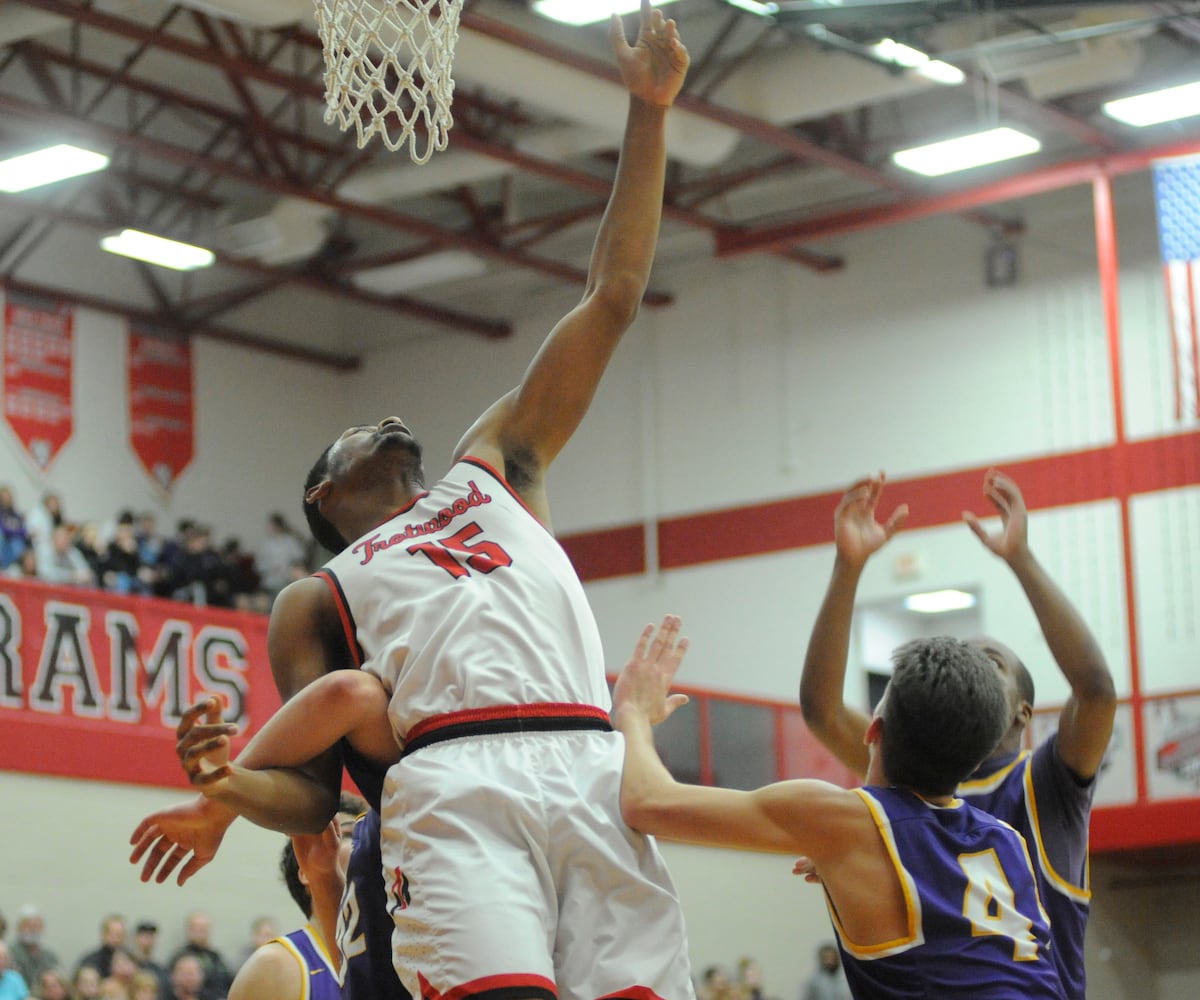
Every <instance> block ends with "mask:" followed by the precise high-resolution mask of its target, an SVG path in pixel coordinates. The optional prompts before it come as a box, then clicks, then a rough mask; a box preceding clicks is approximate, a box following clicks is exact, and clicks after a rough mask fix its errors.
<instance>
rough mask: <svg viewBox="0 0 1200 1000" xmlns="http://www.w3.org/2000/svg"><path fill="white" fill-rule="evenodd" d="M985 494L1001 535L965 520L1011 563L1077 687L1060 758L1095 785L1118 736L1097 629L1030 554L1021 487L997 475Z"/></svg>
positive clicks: (987, 480)
mask: <svg viewBox="0 0 1200 1000" xmlns="http://www.w3.org/2000/svg"><path fill="white" fill-rule="evenodd" d="M983 494H984V496H986V497H987V498H988V500H989V501H990V502H991V504H992V506H993V507H995V508H996V512H997V513H998V514H999V515H1000V531H999V532H997V533H995V534H989V533H988V532H987V531H986V530H985V529H984V527H983V525H982V524H981V523H980V520H979V518H978V517H976V516H975V515H974V514H973V513H971V512H970V511H964V512H963V520H965V521H966V522H967V524H968V525H969V526H970V528H971V530H972V531H973V532H974V533H975V535H976V536H977V537H978V538H979V540H980V541H981V542H982V543H983V544H984V545H985V546H986V547H987V548H988V549H990V550H991V551H992V552H994V553H995V554H996V555H998V556H999V557H1000V558H1001V559H1003V560H1004V561H1005V562H1006V563H1008V566H1009V568H1010V569H1011V570H1012V571H1013V574H1014V575H1015V576H1016V578H1017V582H1018V583H1020V585H1021V589H1022V590H1024V591H1025V596H1026V598H1027V599H1028V600H1029V606H1030V607H1031V608H1033V613H1034V615H1036V616H1037V620H1038V625H1039V626H1041V629H1042V635H1043V636H1045V638H1046V645H1048V646H1049V647H1050V654H1051V655H1052V656H1053V657H1054V662H1055V663H1057V664H1058V669H1059V670H1061V671H1062V673H1063V676H1064V677H1066V679H1067V683H1068V684H1069V685H1070V686H1071V695H1070V697H1069V698H1068V699H1067V702H1066V704H1065V705H1063V708H1062V712H1061V713H1060V714H1059V719H1058V742H1057V746H1058V754H1059V756H1060V757H1061V758H1062V761H1063V763H1064V764H1066V765H1067V767H1069V768H1070V769H1071V770H1072V771H1073V772H1074V773H1075V774H1076V775H1077V776H1078V777H1080V778H1082V779H1085V780H1086V779H1090V778H1091V777H1092V776H1093V775H1095V773H1096V772H1097V770H1099V768H1100V762H1101V760H1102V759H1103V757H1104V751H1105V749H1106V748H1107V747H1108V741H1109V738H1110V737H1111V736H1112V727H1113V716H1114V715H1115V713H1116V708H1117V695H1116V689H1115V687H1114V686H1113V679H1112V674H1111V673H1110V672H1109V669H1108V664H1107V663H1106V662H1105V659H1104V654H1103V653H1102V652H1101V651H1100V645H1099V643H1097V642H1096V638H1095V636H1093V635H1092V632H1091V629H1089V628H1088V626H1087V623H1086V622H1085V621H1084V620H1083V618H1082V617H1081V616H1080V614H1079V612H1078V611H1077V610H1076V609H1075V606H1074V605H1073V604H1072V603H1071V602H1070V600H1069V599H1068V598H1067V596H1066V594H1064V593H1063V592H1062V590H1061V589H1060V588H1059V587H1058V585H1057V584H1056V583H1055V582H1054V581H1053V580H1052V579H1051V578H1050V576H1049V574H1047V573H1046V571H1045V569H1043V568H1042V565H1041V564H1040V563H1039V562H1038V561H1037V559H1036V558H1035V557H1034V555H1033V552H1032V551H1031V550H1030V548H1029V532H1028V512H1027V510H1026V507H1025V499H1024V497H1023V496H1022V495H1021V490H1020V488H1019V487H1018V486H1017V484H1016V482H1015V481H1014V480H1013V479H1011V478H1009V477H1008V476H1006V475H1005V474H1004V473H1002V472H999V471H997V470H996V469H991V470H989V471H988V473H987V475H986V476H985V477H984V482H983ZM1031 707H1032V706H1031Z"/></svg>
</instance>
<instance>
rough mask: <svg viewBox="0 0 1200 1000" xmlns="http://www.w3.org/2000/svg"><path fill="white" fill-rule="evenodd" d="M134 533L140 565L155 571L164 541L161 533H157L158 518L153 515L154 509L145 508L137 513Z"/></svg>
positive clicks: (159, 561)
mask: <svg viewBox="0 0 1200 1000" xmlns="http://www.w3.org/2000/svg"><path fill="white" fill-rule="evenodd" d="M134 535H136V536H137V543H138V555H139V556H140V557H141V560H142V565H143V566H149V567H150V568H151V569H153V570H155V571H157V570H158V567H159V564H160V563H161V562H162V557H163V545H164V542H163V538H162V535H160V534H159V533H158V519H157V518H156V517H155V516H154V511H152V510H145V511H142V513H140V514H139V515H138V519H137V528H136V530H135V531H134Z"/></svg>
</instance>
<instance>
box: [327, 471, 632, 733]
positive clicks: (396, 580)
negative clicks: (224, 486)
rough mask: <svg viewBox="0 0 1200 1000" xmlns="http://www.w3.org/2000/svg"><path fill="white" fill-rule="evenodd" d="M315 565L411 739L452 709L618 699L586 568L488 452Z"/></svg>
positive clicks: (396, 722)
mask: <svg viewBox="0 0 1200 1000" xmlns="http://www.w3.org/2000/svg"><path fill="white" fill-rule="evenodd" d="M317 575H318V576H321V577H324V578H325V580H326V581H327V582H328V583H329V585H330V586H331V588H332V589H333V592H334V595H335V598H336V599H337V601H338V604H339V606H340V609H341V612H342V622H343V626H344V628H345V630H346V638H347V642H348V643H349V645H350V649H351V652H352V653H353V654H354V655H355V656H356V657H357V658H358V661H359V665H360V666H361V667H362V668H363V669H365V670H369V671H371V672H372V673H374V674H377V675H378V676H379V677H380V678H382V680H383V682H384V684H385V685H387V687H388V688H389V689H390V690H391V691H392V700H391V710H390V711H391V717H392V725H393V728H394V729H395V730H396V733H397V735H398V736H399V737H400V738H401V739H403V738H404V737H405V735H406V734H407V733H408V732H409V730H410V729H412V727H413V726H414V725H416V724H417V723H418V722H421V721H422V720H424V719H427V718H429V717H431V716H437V715H442V714H445V713H449V712H462V711H464V710H468V711H469V710H472V709H489V708H495V707H499V706H511V705H529V704H535V703H556V704H572V705H594V706H598V707H599V708H602V709H604V710H605V711H607V710H608V708H609V707H610V699H609V692H608V686H607V684H606V683H605V679H604V654H603V649H602V648H601V644H600V634H599V632H598V631H597V628H596V621H595V618H594V617H593V615H592V611H591V608H590V607H589V606H588V603H587V599H586V597H585V596H584V592H583V586H582V584H580V582H579V577H578V576H577V575H576V573H575V570H574V568H573V567H572V566H571V563H570V561H569V560H568V559H567V556H566V553H565V552H564V551H563V550H562V547H561V546H560V545H559V544H558V542H557V541H556V540H555V539H554V537H553V536H552V535H551V534H550V533H549V532H548V531H547V530H546V529H545V527H544V526H543V525H542V524H541V523H540V522H539V521H538V520H537V518H535V517H534V516H533V514H532V513H531V512H530V511H529V509H528V508H527V507H525V505H524V504H523V503H522V501H521V500H520V498H518V497H517V495H516V493H514V492H513V490H512V488H511V487H510V486H509V485H508V483H507V482H505V480H504V478H503V476H501V475H500V473H498V472H497V471H496V470H495V469H493V468H492V467H491V466H490V465H488V464H487V463H486V462H483V461H481V460H479V459H475V458H464V459H463V460H461V461H459V462H458V463H457V464H455V465H454V467H453V468H452V469H451V470H450V471H449V473H448V474H447V475H446V477H445V478H444V479H442V480H441V481H440V482H438V483H437V484H436V485H435V486H434V487H433V488H432V489H431V490H430V491H429V492H428V493H423V494H421V495H419V496H418V497H416V499H414V500H413V502H412V503H411V504H409V506H408V507H406V508H404V509H403V510H401V511H399V512H397V513H396V514H395V515H393V516H392V518H391V519H389V520H388V521H385V522H384V523H383V524H381V525H379V527H377V528H375V529H374V530H373V531H369V532H367V533H366V534H365V535H363V536H362V537H361V538H359V539H358V540H356V541H354V542H352V543H351V544H350V545H349V546H348V547H347V548H346V549H345V551H343V552H342V553H340V554H339V555H337V556H335V557H334V558H333V559H331V560H330V561H329V562H328V563H327V564H326V565H325V567H324V568H323V569H321V570H320V571H318V574H317Z"/></svg>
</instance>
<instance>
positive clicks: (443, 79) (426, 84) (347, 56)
mask: <svg viewBox="0 0 1200 1000" xmlns="http://www.w3.org/2000/svg"><path fill="white" fill-rule="evenodd" d="M316 8H317V31H318V33H319V34H320V36H321V46H322V48H323V49H324V52H325V121H327V122H328V123H330V124H333V123H334V122H337V125H338V127H339V128H340V129H341V130H342V131H343V132H346V131H349V129H350V127H351V126H353V127H354V129H355V131H356V132H357V133H358V147H359V149H361V148H362V147H363V146H365V145H366V144H367V141H368V140H369V139H370V138H371V136H373V135H378V136H379V137H380V139H382V140H383V144H384V145H385V146H387V148H388V149H390V150H392V151H395V150H397V149H399V148H400V147H401V146H403V145H404V144H405V143H407V144H408V150H409V155H410V156H411V157H412V160H413V162H414V163H427V162H428V161H429V158H430V157H431V156H432V155H433V154H434V153H435V152H439V151H441V150H443V149H445V148H446V144H447V142H448V141H449V132H450V126H451V125H453V124H454V118H453V116H452V115H451V114H450V103H451V101H452V100H453V98H454V79H453V77H452V76H451V72H450V71H451V64H452V62H453V60H454V45H455V43H456V42H457V41H458V18H459V14H460V13H461V11H462V0H316Z"/></svg>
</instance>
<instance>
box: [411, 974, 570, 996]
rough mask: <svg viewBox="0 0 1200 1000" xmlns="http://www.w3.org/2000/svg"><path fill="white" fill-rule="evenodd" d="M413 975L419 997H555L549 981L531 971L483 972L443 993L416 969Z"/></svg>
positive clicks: (554, 991)
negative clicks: (480, 975)
mask: <svg viewBox="0 0 1200 1000" xmlns="http://www.w3.org/2000/svg"><path fill="white" fill-rule="evenodd" d="M417 979H418V982H419V984H420V988H421V996H420V998H419V1000H468V998H469V1000H525V998H528V1000H557V997H558V989H557V988H556V987H555V985H554V983H553V982H551V981H550V980H549V979H546V978H545V977H544V976H535V975H531V974H521V973H508V974H507V975H501V976H484V977H483V978H482V979H475V980H473V981H472V982H469V983H464V984H463V985H462V986H456V987H454V988H453V989H451V990H447V991H446V992H445V993H442V992H439V991H438V990H435V989H434V988H433V987H432V986H431V985H430V983H429V980H427V979H426V978H425V977H424V976H422V975H421V974H420V973H418V974H417Z"/></svg>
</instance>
